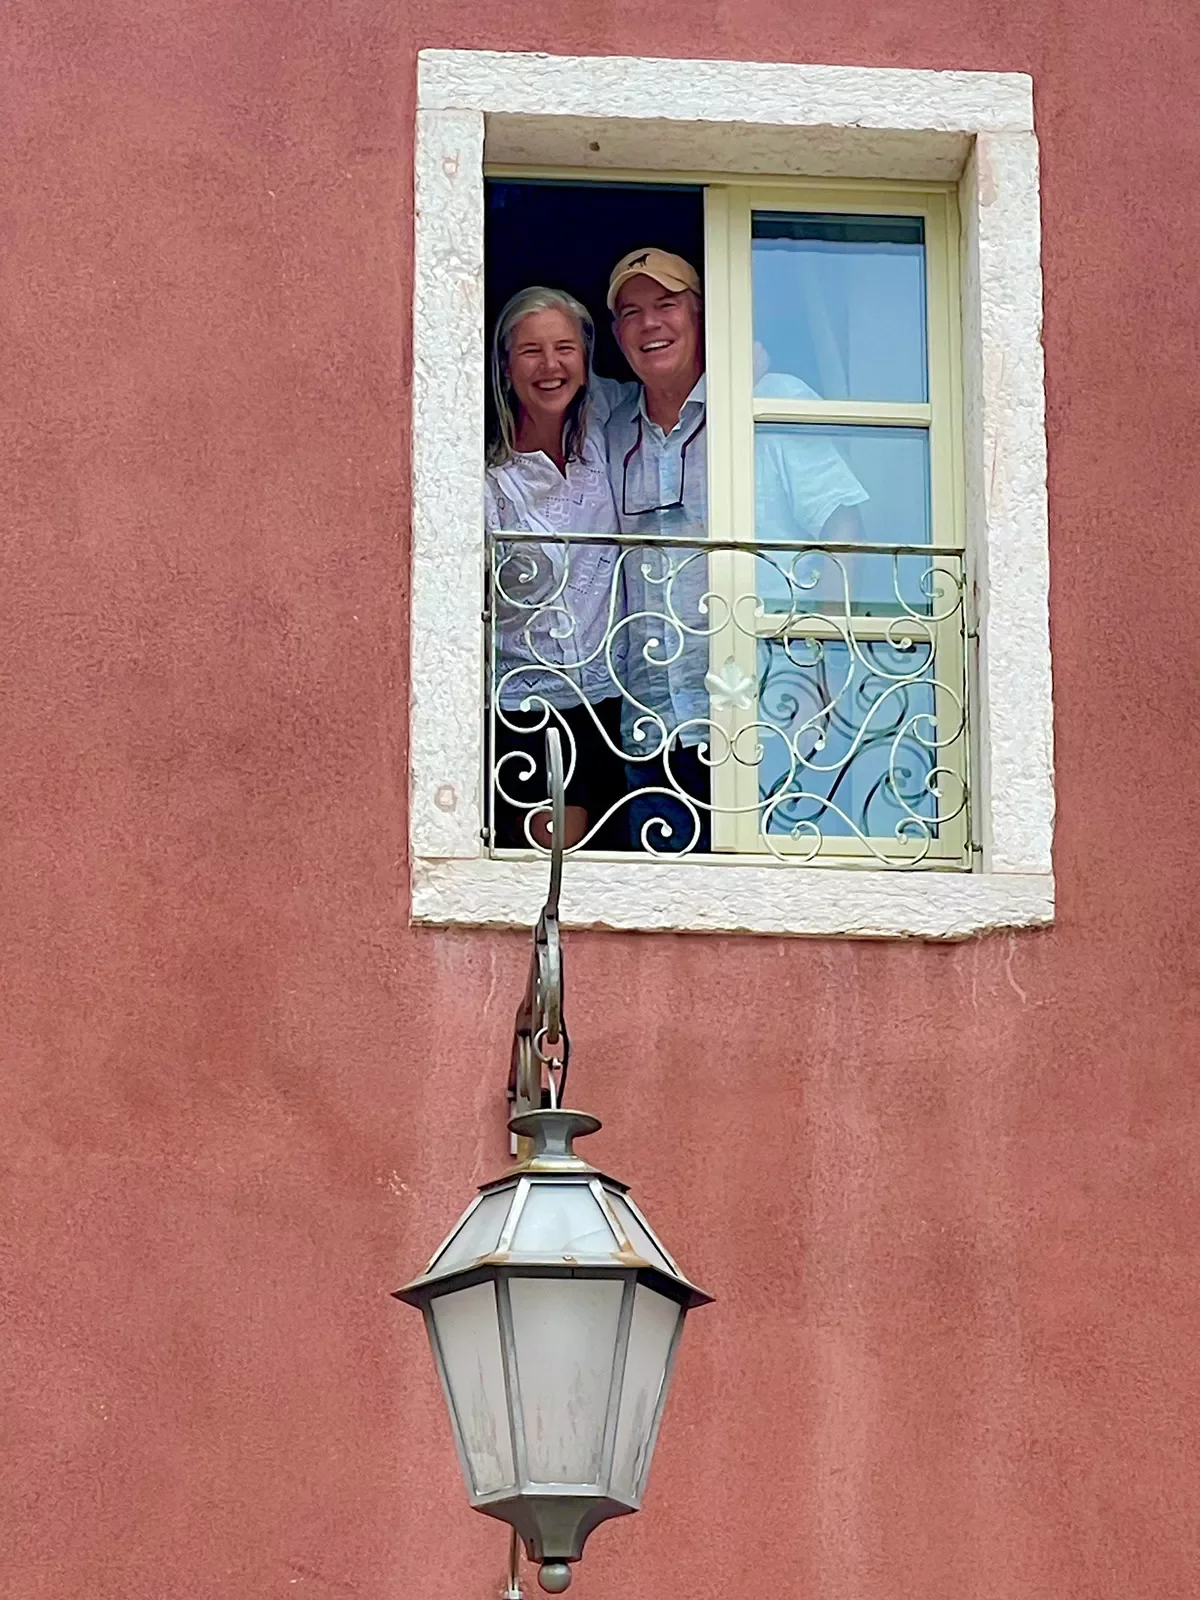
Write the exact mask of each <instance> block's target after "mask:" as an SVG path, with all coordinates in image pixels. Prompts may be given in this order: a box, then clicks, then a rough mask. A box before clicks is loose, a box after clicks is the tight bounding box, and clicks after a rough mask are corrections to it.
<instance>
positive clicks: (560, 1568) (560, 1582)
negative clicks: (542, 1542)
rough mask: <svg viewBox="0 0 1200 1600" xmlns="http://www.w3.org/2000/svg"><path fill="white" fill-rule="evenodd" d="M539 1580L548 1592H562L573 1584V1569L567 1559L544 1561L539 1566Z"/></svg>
mask: <svg viewBox="0 0 1200 1600" xmlns="http://www.w3.org/2000/svg"><path fill="white" fill-rule="evenodd" d="M538 1582H539V1583H540V1584H541V1586H542V1588H543V1589H545V1591H546V1593H547V1594H561V1593H562V1592H563V1590H564V1589H569V1588H570V1586H571V1569H570V1567H569V1566H568V1565H567V1563H566V1562H565V1561H543V1562H542V1564H541V1566H540V1567H539V1568H538Z"/></svg>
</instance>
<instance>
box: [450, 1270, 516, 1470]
mask: <svg viewBox="0 0 1200 1600" xmlns="http://www.w3.org/2000/svg"><path fill="white" fill-rule="evenodd" d="M430 1310H431V1314H432V1317H433V1325H434V1329H435V1331H436V1333H437V1341H438V1345H439V1347H440V1349H441V1353H442V1365H443V1366H444V1368H445V1371H446V1382H447V1384H448V1386H449V1389H450V1401H451V1405H452V1407H453V1414H454V1417H455V1419H456V1428H457V1432H458V1436H459V1445H460V1448H461V1449H462V1452H463V1454H464V1455H465V1456H466V1458H467V1462H468V1464H469V1465H470V1469H471V1477H472V1479H473V1480H474V1481H473V1482H470V1483H468V1484H467V1489H468V1491H469V1492H470V1493H471V1494H474V1495H481V1494H490V1493H491V1492H492V1491H493V1490H495V1489H503V1488H505V1487H506V1486H507V1485H509V1484H512V1483H514V1482H515V1478H516V1475H515V1473H514V1471H513V1454H512V1436H511V1433H510V1431H509V1424H508V1397H507V1394H506V1391H505V1386H504V1359H503V1357H502V1355H501V1352H500V1323H499V1319H498V1318H497V1315H496V1291H495V1287H494V1285H493V1284H491V1283H477V1284H474V1285H472V1287H471V1288H469V1289H458V1290H456V1291H455V1292H454V1293H453V1294H444V1295H439V1296H438V1298H437V1299H436V1300H434V1301H433V1303H432V1306H431V1308H430Z"/></svg>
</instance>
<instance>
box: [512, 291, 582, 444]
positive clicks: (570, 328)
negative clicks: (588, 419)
mask: <svg viewBox="0 0 1200 1600" xmlns="http://www.w3.org/2000/svg"><path fill="white" fill-rule="evenodd" d="M508 373H509V377H510V378H511V379H512V386H513V389H514V390H515V391H516V396H517V400H518V402H519V404H520V406H521V409H522V411H524V412H527V413H528V414H529V415H530V416H531V417H537V418H539V419H541V420H543V421H551V420H557V421H559V422H560V423H561V421H562V419H563V417H564V415H565V414H566V410H567V407H568V406H569V405H570V404H571V401H572V400H574V398H575V396H576V395H577V394H578V393H579V391H580V389H582V388H583V386H584V383H585V382H586V381H587V367H586V364H585V361H584V355H583V342H582V340H581V339H580V335H579V329H578V328H577V327H576V325H575V322H574V320H573V319H572V318H571V317H569V316H568V315H567V313H566V312H565V311H558V310H554V311H531V312H530V313H529V315H528V316H525V317H522V318H521V320H520V321H519V322H518V323H516V324H515V325H514V327H513V330H512V336H511V339H510V342H509V347H508Z"/></svg>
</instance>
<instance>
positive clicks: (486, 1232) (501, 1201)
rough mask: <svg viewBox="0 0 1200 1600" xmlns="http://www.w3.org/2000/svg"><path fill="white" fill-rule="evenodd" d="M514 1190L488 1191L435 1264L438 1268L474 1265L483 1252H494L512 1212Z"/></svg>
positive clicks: (444, 1270)
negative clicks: (506, 1218) (494, 1192)
mask: <svg viewBox="0 0 1200 1600" xmlns="http://www.w3.org/2000/svg"><path fill="white" fill-rule="evenodd" d="M511 1202H512V1190H511V1189H504V1190H501V1191H500V1193H499V1194H485V1195H484V1196H483V1198H482V1199H481V1200H480V1202H479V1204H478V1205H477V1206H476V1207H475V1209H474V1211H472V1212H471V1214H470V1215H469V1216H468V1217H467V1219H466V1221H465V1222H464V1223H463V1224H462V1225H461V1227H460V1228H459V1230H458V1232H457V1233H456V1234H455V1235H454V1236H453V1238H452V1239H451V1240H450V1242H449V1244H447V1246H446V1248H445V1249H444V1250H443V1251H442V1253H441V1255H440V1256H437V1257H435V1260H434V1263H433V1265H434V1266H435V1267H436V1268H437V1270H438V1272H454V1271H457V1270H458V1269H459V1268H460V1267H466V1266H470V1264H471V1262H472V1261H478V1259H479V1257H480V1256H490V1255H491V1253H492V1251H493V1250H494V1249H495V1248H496V1245H497V1243H498V1242H499V1239H500V1229H501V1227H502V1226H503V1223H504V1219H505V1217H506V1216H507V1215H508V1208H509V1205H510V1204H511Z"/></svg>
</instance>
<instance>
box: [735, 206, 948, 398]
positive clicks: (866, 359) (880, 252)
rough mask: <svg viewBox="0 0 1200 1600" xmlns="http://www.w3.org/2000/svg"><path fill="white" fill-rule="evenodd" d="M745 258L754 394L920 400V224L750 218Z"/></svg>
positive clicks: (789, 215) (765, 214) (769, 214)
mask: <svg viewBox="0 0 1200 1600" xmlns="http://www.w3.org/2000/svg"><path fill="white" fill-rule="evenodd" d="M752 252H753V273H754V342H755V351H754V356H755V379H756V384H757V386H756V389H755V393H756V394H759V395H775V396H783V397H791V398H799V397H801V396H804V395H805V394H808V395H809V396H811V395H819V396H821V397H822V398H824V399H827V400H907V401H916V402H924V401H925V400H927V399H928V398H929V384H928V377H927V368H926V334H925V223H924V219H923V218H921V217H857V216H821V215H813V214H809V213H802V212H794V211H756V212H755V213H754V220H753V226H752ZM796 380H799V386H798V387H797V386H796Z"/></svg>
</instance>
